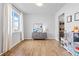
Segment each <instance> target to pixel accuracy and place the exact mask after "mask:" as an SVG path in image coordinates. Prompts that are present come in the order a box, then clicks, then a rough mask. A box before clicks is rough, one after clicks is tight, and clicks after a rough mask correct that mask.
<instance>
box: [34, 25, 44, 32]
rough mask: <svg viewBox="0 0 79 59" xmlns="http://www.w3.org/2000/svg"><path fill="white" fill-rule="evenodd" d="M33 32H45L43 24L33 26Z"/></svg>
mask: <svg viewBox="0 0 79 59" xmlns="http://www.w3.org/2000/svg"><path fill="white" fill-rule="evenodd" d="M33 32H43V25H42V23H34V24H33Z"/></svg>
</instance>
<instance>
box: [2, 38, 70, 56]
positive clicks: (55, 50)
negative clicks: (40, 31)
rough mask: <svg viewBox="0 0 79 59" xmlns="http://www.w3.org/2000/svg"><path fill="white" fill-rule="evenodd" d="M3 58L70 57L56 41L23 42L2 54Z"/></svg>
mask: <svg viewBox="0 0 79 59" xmlns="http://www.w3.org/2000/svg"><path fill="white" fill-rule="evenodd" d="M3 55H5V56H70V55H71V54H69V53H68V52H67V51H66V50H65V49H64V48H62V47H60V46H59V43H58V42H57V41H56V40H50V39H49V40H24V41H22V42H21V43H19V44H18V45H16V46H15V47H14V48H12V49H11V50H9V51H8V52H6V53H4V54H3Z"/></svg>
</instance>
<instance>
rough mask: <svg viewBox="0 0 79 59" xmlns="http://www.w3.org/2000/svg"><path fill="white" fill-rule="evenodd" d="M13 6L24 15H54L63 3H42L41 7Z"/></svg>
mask: <svg viewBox="0 0 79 59" xmlns="http://www.w3.org/2000/svg"><path fill="white" fill-rule="evenodd" d="M13 5H14V6H15V7H17V8H18V9H20V10H21V11H23V12H24V13H25V14H55V13H56V12H57V11H58V10H59V9H60V8H62V7H63V6H64V5H65V3H44V4H43V6H41V7H38V6H36V5H35V3H13Z"/></svg>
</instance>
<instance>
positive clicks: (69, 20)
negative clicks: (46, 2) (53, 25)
mask: <svg viewBox="0 0 79 59" xmlns="http://www.w3.org/2000/svg"><path fill="white" fill-rule="evenodd" d="M70 22H72V15H69V16H67V23H70Z"/></svg>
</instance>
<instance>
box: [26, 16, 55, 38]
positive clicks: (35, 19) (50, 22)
mask: <svg viewBox="0 0 79 59" xmlns="http://www.w3.org/2000/svg"><path fill="white" fill-rule="evenodd" d="M34 23H42V24H44V25H46V26H47V28H48V32H47V35H48V38H49V39H52V38H54V29H53V27H54V17H52V15H40V14H35V15H34V14H31V15H24V38H25V39H31V38H32V28H33V24H34Z"/></svg>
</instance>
